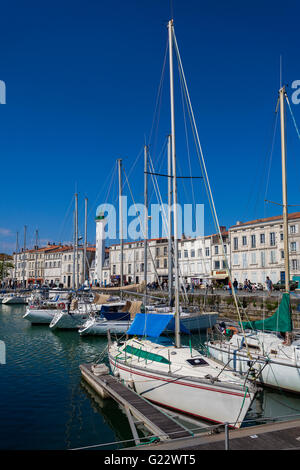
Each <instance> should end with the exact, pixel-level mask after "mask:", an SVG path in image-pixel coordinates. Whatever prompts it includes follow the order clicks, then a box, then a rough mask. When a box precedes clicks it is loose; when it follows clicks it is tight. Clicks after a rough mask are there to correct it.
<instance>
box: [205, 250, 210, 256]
mask: <svg viewBox="0 0 300 470" xmlns="http://www.w3.org/2000/svg"><path fill="white" fill-rule="evenodd" d="M205 256H209V248H205Z"/></svg>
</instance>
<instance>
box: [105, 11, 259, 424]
mask: <svg viewBox="0 0 300 470" xmlns="http://www.w3.org/2000/svg"><path fill="white" fill-rule="evenodd" d="M168 38H169V64H170V99H171V129H172V133H171V140H172V161H173V170H172V173H173V175H172V176H173V178H172V179H173V207H174V208H175V210H174V224H173V225H174V273H175V286H174V287H175V289H174V291H175V315H174V320H175V321H174V324H175V344H173V343H172V342H170V341H169V340H168V339H163V338H162V337H161V336H160V334H161V333H162V332H163V331H164V329H165V328H166V326H167V325H169V322H170V320H171V319H172V318H173V314H172V315H170V314H169V313H165V314H158V313H155V314H151V313H150V314H147V313H145V314H137V315H136V316H135V319H134V322H133V323H132V325H131V327H130V328H129V330H128V331H127V335H128V336H133V337H132V338H130V339H128V340H125V341H119V342H111V341H110V340H109V344H108V356H109V363H110V366H111V371H112V374H113V375H115V376H117V377H119V378H120V379H121V380H122V381H123V383H124V384H125V385H127V386H128V387H132V388H133V389H134V390H136V392H137V393H139V394H141V395H143V397H145V398H146V399H148V400H150V401H152V402H154V403H156V404H158V405H163V406H165V407H168V408H170V409H173V410H177V411H179V412H182V413H185V414H189V415H192V416H195V417H198V418H201V419H206V420H210V421H212V422H217V423H224V422H228V423H229V424H230V426H232V427H240V426H241V423H242V422H243V420H244V418H245V416H246V413H247V411H248V409H249V407H250V405H251V403H252V401H253V399H254V396H255V393H256V388H255V387H253V385H252V384H251V383H248V382H247V381H246V380H245V379H241V378H240V377H239V376H238V375H237V374H235V373H234V372H232V371H231V370H227V368H226V367H224V366H222V365H220V364H217V362H216V361H215V360H212V359H210V358H206V357H204V356H203V355H201V354H200V353H199V352H198V351H196V350H195V349H192V348H190V347H186V346H182V345H181V340H180V317H179V312H180V305H179V269H178V230H177V227H178V224H177V183H176V149H175V119H174V86H173V41H175V46H176V44H177V43H176V38H175V32H174V25H173V20H170V21H169V23H168ZM134 336H138V337H139V338H138V339H137V338H136V337H134Z"/></svg>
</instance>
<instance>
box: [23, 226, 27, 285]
mask: <svg viewBox="0 0 300 470" xmlns="http://www.w3.org/2000/svg"><path fill="white" fill-rule="evenodd" d="M26 230H27V226H26V225H24V252H23V287H25V266H26V262H25V250H26Z"/></svg>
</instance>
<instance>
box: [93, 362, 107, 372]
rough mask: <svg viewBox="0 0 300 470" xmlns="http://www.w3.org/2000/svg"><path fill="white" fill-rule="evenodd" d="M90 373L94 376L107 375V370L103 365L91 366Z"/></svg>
mask: <svg viewBox="0 0 300 470" xmlns="http://www.w3.org/2000/svg"><path fill="white" fill-rule="evenodd" d="M92 372H93V374H94V375H108V374H109V369H108V367H107V366H106V365H105V364H93V365H92Z"/></svg>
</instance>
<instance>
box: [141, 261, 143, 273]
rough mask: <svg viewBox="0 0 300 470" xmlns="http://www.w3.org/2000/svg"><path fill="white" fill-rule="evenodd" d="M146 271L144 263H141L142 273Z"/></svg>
mask: <svg viewBox="0 0 300 470" xmlns="http://www.w3.org/2000/svg"><path fill="white" fill-rule="evenodd" d="M143 272H144V263H141V273H143Z"/></svg>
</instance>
